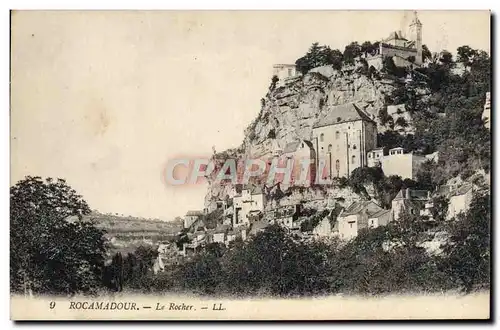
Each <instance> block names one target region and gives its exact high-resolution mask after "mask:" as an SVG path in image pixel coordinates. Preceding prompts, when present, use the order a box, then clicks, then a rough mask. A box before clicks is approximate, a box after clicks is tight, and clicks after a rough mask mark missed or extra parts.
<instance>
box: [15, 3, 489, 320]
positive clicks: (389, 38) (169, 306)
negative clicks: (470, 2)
mask: <svg viewBox="0 0 500 330" xmlns="http://www.w3.org/2000/svg"><path fill="white" fill-rule="evenodd" d="M490 20H491V13H490V11H487V10H483V11H425V10H407V11H334V10H324V11H319V10H318V11H22V10H21V11H12V12H11V72H10V81H11V85H10V86H11V94H10V97H11V109H10V121H11V131H10V148H11V159H10V162H11V183H10V210H11V211H10V292H11V311H10V313H11V319H13V320H393V319H400V320H420V319H445V320H446V319H482V320H486V319H489V318H490V281H491V278H490V270H491V251H490V222H491V202H490V192H491V183H490V173H491V171H492V167H491V132H492V129H493V126H492V124H491V122H490V107H491V106H490V102H491V96H490V95H491V94H490V93H491V58H490V54H491V53H490V52H491V49H490Z"/></svg>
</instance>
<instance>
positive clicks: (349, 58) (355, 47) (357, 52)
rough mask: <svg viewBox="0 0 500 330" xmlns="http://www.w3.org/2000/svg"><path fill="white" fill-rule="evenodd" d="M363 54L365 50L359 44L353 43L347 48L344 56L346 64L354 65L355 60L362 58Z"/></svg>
mask: <svg viewBox="0 0 500 330" xmlns="http://www.w3.org/2000/svg"><path fill="white" fill-rule="evenodd" d="M365 47H366V46H365ZM362 52H363V49H362V47H361V46H360V45H359V44H358V43H357V42H351V43H350V44H349V45H347V46H345V49H344V54H343V60H344V63H346V64H350V65H353V64H354V59H355V58H356V57H359V56H361V53H362Z"/></svg>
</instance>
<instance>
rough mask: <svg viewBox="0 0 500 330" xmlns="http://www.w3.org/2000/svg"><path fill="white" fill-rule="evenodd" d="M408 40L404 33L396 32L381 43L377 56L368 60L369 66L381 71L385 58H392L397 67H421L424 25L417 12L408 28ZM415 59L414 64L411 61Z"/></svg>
mask: <svg viewBox="0 0 500 330" xmlns="http://www.w3.org/2000/svg"><path fill="white" fill-rule="evenodd" d="M408 38H409V39H406V38H405V36H404V34H403V32H402V31H394V32H392V33H391V34H390V35H389V36H388V37H387V38H385V39H383V40H382V41H380V42H379V49H378V51H377V54H375V55H374V56H369V57H367V58H366V61H367V62H368V65H369V66H373V67H374V68H375V69H377V70H380V69H381V68H382V63H383V59H384V57H392V59H393V60H394V64H395V65H396V66H401V67H402V66H411V65H413V64H416V65H421V64H422V63H423V59H422V23H421V22H420V20H419V19H418V16H417V12H415V13H414V17H413V19H412V21H411V23H410V25H409V26H408ZM410 57H413V59H414V60H413V62H412V61H410V60H409V59H410Z"/></svg>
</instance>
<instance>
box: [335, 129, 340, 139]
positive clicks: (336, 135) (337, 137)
mask: <svg viewBox="0 0 500 330" xmlns="http://www.w3.org/2000/svg"><path fill="white" fill-rule="evenodd" d="M339 137H340V133H339V131H336V132H335V138H336V139H337V140H338V139H339Z"/></svg>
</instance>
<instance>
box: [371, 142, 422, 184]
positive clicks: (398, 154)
mask: <svg viewBox="0 0 500 330" xmlns="http://www.w3.org/2000/svg"><path fill="white" fill-rule="evenodd" d="M426 160H427V158H426V157H425V156H420V155H416V154H414V153H413V152H409V153H404V150H403V148H401V147H398V148H392V149H389V154H388V155H387V156H384V157H382V161H381V165H382V171H384V174H385V176H390V175H399V176H400V177H401V178H403V179H415V178H416V176H417V171H418V169H419V168H420V166H421V165H422V164H423V163H424V162H425V161H426Z"/></svg>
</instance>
